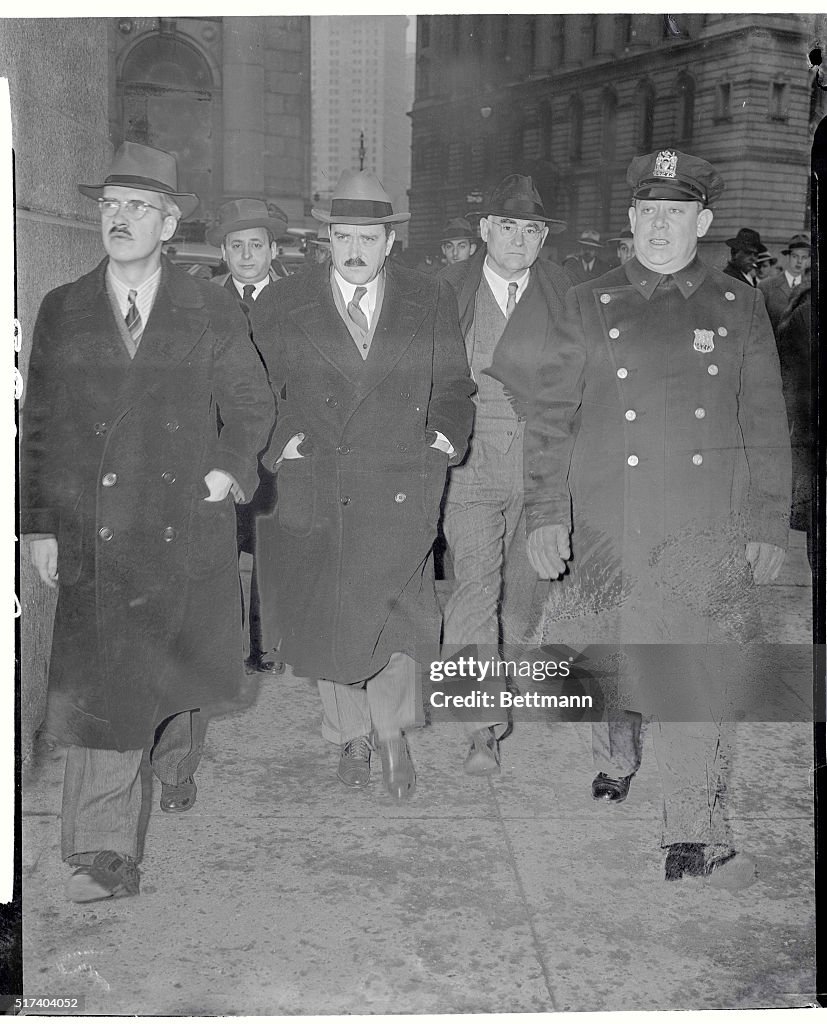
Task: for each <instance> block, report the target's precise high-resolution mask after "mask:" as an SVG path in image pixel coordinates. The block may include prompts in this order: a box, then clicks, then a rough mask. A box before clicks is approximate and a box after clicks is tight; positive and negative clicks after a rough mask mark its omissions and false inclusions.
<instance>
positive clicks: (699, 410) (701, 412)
mask: <svg viewBox="0 0 827 1024" xmlns="http://www.w3.org/2000/svg"><path fill="white" fill-rule="evenodd" d="M704 416H706V409H704V408H703V407H701V406H699V407H698V408H697V409H696V410H695V419H696V420H702V419H703V418H704Z"/></svg>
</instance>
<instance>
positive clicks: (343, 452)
mask: <svg viewBox="0 0 827 1024" xmlns="http://www.w3.org/2000/svg"><path fill="white" fill-rule="evenodd" d="M336 451H337V452H338V453H339V454H340V455H350V448H348V446H347V445H346V444H340V445H339V447H338V448H337V449H336Z"/></svg>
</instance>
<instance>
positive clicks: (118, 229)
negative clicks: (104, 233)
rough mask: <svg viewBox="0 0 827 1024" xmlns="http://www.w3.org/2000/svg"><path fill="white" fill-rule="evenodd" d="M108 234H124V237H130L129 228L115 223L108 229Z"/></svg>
mask: <svg viewBox="0 0 827 1024" xmlns="http://www.w3.org/2000/svg"><path fill="white" fill-rule="evenodd" d="M109 234H110V235H124V236H125V237H126V238H131V237H132V232H131V231H130V230H129V228H122V227H119V226H118V225H117V224H116V225H114V226H113V227H111V228H110V229H109Z"/></svg>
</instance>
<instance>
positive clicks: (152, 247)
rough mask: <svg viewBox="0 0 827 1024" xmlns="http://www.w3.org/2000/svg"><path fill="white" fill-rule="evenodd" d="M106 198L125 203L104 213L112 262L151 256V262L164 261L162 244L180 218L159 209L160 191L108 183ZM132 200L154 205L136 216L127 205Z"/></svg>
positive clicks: (105, 238) (105, 240)
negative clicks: (138, 217) (117, 208)
mask: <svg viewBox="0 0 827 1024" xmlns="http://www.w3.org/2000/svg"><path fill="white" fill-rule="evenodd" d="M103 198H104V199H116V200H119V201H120V203H121V206H120V209H119V210H118V212H117V213H113V214H108V213H102V214H101V236H102V238H103V247H104V249H106V251H107V253H109V258H110V259H111V260H112V262H113V263H115V264H119V265H123V266H124V267H127V266H130V265H132V266H134V265H135V264H138V263H141V262H145V261H147V260H148V261H150V263H155V262H157V261H160V258H161V246H162V245H163V244H164V242H167V241H169V239H170V238H172V236H173V235H174V234H175V228H176V226H177V224H178V221H177V220H176V218H175V217H171V216H169V215H168V214H165V213H164V212H163V211H162V210H160V209H156V207H160V205H161V198H160V196H159V195H158V193H157V192H149V191H147V190H146V189H142V188H127V187H125V186H121V185H107V186H106V187H105V188H104V190H103ZM130 200H134V201H135V202H139V203H146V204H147V205H148V206H150V207H152V209H148V210H147V211H146V213H144V215H143V216H142V217H141V218H140V219H139V220H136V219H135V217H134V216H131V215H130V214H128V213H127V212H126V210H125V207H124V205H123V204H124V203H127V202H129V201H130Z"/></svg>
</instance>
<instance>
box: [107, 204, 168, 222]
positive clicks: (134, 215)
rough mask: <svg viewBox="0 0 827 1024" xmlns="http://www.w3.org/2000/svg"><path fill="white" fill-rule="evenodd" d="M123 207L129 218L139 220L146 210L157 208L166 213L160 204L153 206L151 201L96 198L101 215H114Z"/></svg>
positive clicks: (159, 211) (165, 214)
mask: <svg viewBox="0 0 827 1024" xmlns="http://www.w3.org/2000/svg"><path fill="white" fill-rule="evenodd" d="M121 207H123V211H124V213H125V214H126V215H127V217H129V219H130V220H141V218H142V217H145V216H146V211H147V210H157V211H158V213H163V215H164V216H165V217H166V216H167V213H166V211H165V210H162V209H161V207H160V206H153V205H152V203H145V202H144V201H143V199H124V200H121V199H98V209H99V210H100V212H101V217H114V216H115V214H116V213H117V212H118V211H119V210H120V209H121Z"/></svg>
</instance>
